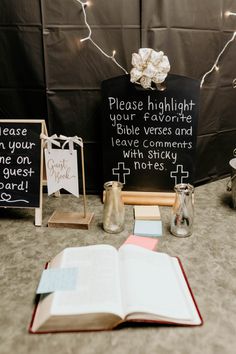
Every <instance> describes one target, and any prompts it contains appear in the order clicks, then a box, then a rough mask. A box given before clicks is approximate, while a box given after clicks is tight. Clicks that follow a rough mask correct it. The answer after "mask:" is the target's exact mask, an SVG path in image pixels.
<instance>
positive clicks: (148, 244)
mask: <svg viewBox="0 0 236 354" xmlns="http://www.w3.org/2000/svg"><path fill="white" fill-rule="evenodd" d="M157 243H158V240H157V239H156V238H153V237H152V238H151V237H142V236H136V235H130V236H129V237H128V238H127V240H126V241H125V242H124V244H131V245H136V246H140V247H144V248H147V249H149V250H152V251H154V250H156V247H157Z"/></svg>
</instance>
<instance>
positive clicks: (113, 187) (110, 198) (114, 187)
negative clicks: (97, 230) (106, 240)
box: [103, 181, 125, 233]
mask: <svg viewBox="0 0 236 354" xmlns="http://www.w3.org/2000/svg"><path fill="white" fill-rule="evenodd" d="M122 188H123V183H121V182H117V181H109V182H106V183H104V189H105V201H104V208H103V228H104V230H105V231H106V232H109V233H119V232H121V231H122V230H123V229H124V219H125V207H124V203H123V201H122V198H121V190H122Z"/></svg>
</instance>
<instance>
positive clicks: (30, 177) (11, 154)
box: [0, 120, 45, 225]
mask: <svg viewBox="0 0 236 354" xmlns="http://www.w3.org/2000/svg"><path fill="white" fill-rule="evenodd" d="M43 132H45V122H44V120H0V167H1V168H0V207H11V208H12V207H17V208H35V209H36V213H35V223H36V225H40V224H41V211H42V156H43V154H42V141H41V139H40V134H41V133H43Z"/></svg>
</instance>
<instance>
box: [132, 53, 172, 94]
mask: <svg viewBox="0 0 236 354" xmlns="http://www.w3.org/2000/svg"><path fill="white" fill-rule="evenodd" d="M132 65H133V68H132V69H131V71H130V81H131V82H136V83H138V84H140V85H141V86H142V87H143V88H150V87H151V85H152V82H154V83H155V84H160V83H162V82H163V81H165V78H166V76H167V74H168V72H169V71H170V63H169V59H168V57H167V56H166V55H164V53H163V52H162V51H160V52H156V51H155V50H153V49H151V48H140V49H139V51H138V54H137V53H133V54H132Z"/></svg>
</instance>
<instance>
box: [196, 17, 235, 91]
mask: <svg viewBox="0 0 236 354" xmlns="http://www.w3.org/2000/svg"><path fill="white" fill-rule="evenodd" d="M225 16H226V17H228V16H236V12H231V11H226V12H225ZM235 37H236V32H234V33H233V35H232V36H231V38H230V39H229V40H228V42H227V43H226V44H225V45H224V47H223V49H222V50H221V52H220V53H219V55H218V56H217V58H216V61H215V62H214V64H213V65H212V67H211V69H210V70H208V71H207V72H206V73H205V74H204V75H203V77H202V79H201V83H200V87H202V85H203V84H204V81H205V78H206V77H207V75H209V74H210V73H212V71H213V70H216V71H219V66H218V62H219V60H220V58H221V56H222V54H223V53H224V51H225V50H226V48H227V47H228V45H229V44H230V43H231V42H233V41H234V39H235ZM233 88H236V79H234V80H233Z"/></svg>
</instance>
